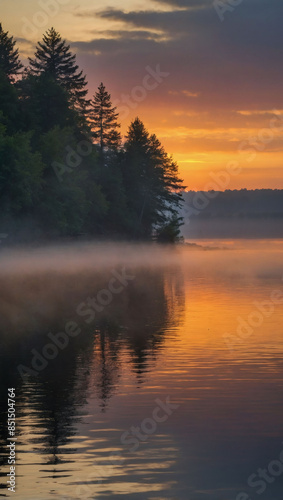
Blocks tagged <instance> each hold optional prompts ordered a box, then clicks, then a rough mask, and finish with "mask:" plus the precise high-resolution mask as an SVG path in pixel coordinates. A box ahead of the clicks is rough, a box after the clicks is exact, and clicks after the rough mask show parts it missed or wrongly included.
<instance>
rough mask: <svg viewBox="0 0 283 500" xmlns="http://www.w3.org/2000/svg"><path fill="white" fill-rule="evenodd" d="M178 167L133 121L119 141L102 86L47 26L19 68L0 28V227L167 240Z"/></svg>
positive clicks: (175, 220) (39, 233) (178, 189)
mask: <svg viewBox="0 0 283 500" xmlns="http://www.w3.org/2000/svg"><path fill="white" fill-rule="evenodd" d="M183 189H184V186H183V183H182V180H181V179H180V178H179V174H178V166H177V164H176V163H175V162H174V160H173V159H172V157H169V156H168V155H167V153H166V152H165V151H164V149H163V147H162V145H161V144H160V142H159V140H158V139H157V137H156V136H155V135H150V134H149V133H148V131H147V130H146V128H145V126H144V124H143V123H142V122H141V120H140V119H139V118H136V119H135V120H134V121H133V122H132V123H131V124H130V126H129V129H128V132H127V135H126V137H125V140H122V137H121V133H120V124H119V115H118V113H117V110H116V108H115V107H113V106H112V103H111V96H110V94H109V93H108V92H107V90H106V88H105V86H104V85H103V83H101V85H100V86H99V88H98V90H97V92H96V93H95V95H94V96H93V99H88V90H87V81H86V76H85V75H84V74H83V72H82V71H81V70H80V69H79V67H78V65H77V64H76V56H75V55H74V54H72V52H71V49H70V46H69V45H67V43H66V41H65V40H62V38H61V36H60V34H59V33H58V32H56V31H55V29H54V28H51V29H50V30H48V31H47V32H46V33H45V35H44V36H43V39H42V41H40V42H38V44H37V47H36V51H35V54H34V57H33V58H29V65H28V67H26V68H23V66H22V64H21V62H20V58H19V52H18V49H17V48H16V42H15V40H14V39H13V37H12V36H10V35H9V33H8V32H5V31H4V30H3V28H2V25H1V24H0V232H7V233H11V232H13V233H14V234H19V235H20V234H22V235H25V236H26V235H30V237H31V238H37V237H38V238H50V239H53V238H61V237H79V236H82V235H85V236H87V237H103V238H127V239H142V240H151V239H156V240H157V241H161V242H162V241H164V242H175V241H176V240H178V238H179V234H180V226H181V224H182V219H181V218H180V216H179V210H180V207H181V204H182V190H183Z"/></svg>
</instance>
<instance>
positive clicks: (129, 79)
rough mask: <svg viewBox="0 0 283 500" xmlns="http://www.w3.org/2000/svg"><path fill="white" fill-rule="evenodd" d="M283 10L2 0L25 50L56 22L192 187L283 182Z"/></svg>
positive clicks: (0, 18)
mask: <svg viewBox="0 0 283 500" xmlns="http://www.w3.org/2000/svg"><path fill="white" fill-rule="evenodd" d="M47 11H48V12H47ZM282 19H283V2H282V1H281V0H222V1H220V0H143V1H139V0H106V1H105V0H0V22H2V24H3V28H4V29H5V30H9V32H10V34H12V35H13V36H14V37H15V38H16V39H17V41H18V44H19V48H20V52H21V55H22V58H23V60H26V58H27V56H28V55H32V54H33V52H34V47H35V44H36V42H37V41H38V40H40V39H41V38H42V34H43V33H44V32H45V31H46V30H47V29H48V28H50V27H51V26H54V27H55V29H56V30H57V31H59V32H60V33H61V35H62V37H63V38H64V39H66V40H67V41H68V43H70V45H71V48H72V51H74V52H75V53H76V54H77V62H78V64H79V66H80V68H81V69H83V71H84V72H85V73H86V75H87V80H88V87H89V92H90V97H91V96H92V95H93V93H94V92H95V91H96V89H97V87H98V85H99V84H100V82H101V81H103V83H104V84H105V85H106V88H107V90H108V91H109V92H110V93H111V96H112V101H113V103H114V104H115V105H116V106H117V108H118V111H119V112H120V119H121V124H122V132H123V133H126V130H127V128H128V126H129V124H130V122H131V120H132V119H133V118H135V117H136V116H139V117H140V119H141V120H142V121H143V122H144V124H145V126H146V127H147V129H148V130H149V132H151V133H155V134H156V135H157V137H158V138H159V139H160V141H161V143H162V144H163V145H164V147H165V150H166V151H167V152H168V153H169V154H172V155H173V157H174V159H175V160H176V161H177V163H178V165H179V169H180V173H181V177H182V178H183V179H184V182H185V185H186V186H187V189H192V190H207V189H208V188H215V187H216V188H217V187H218V188H219V189H225V188H227V189H241V188H248V189H259V188H273V189H274V188H280V189H282V188H283V169H282V159H283V155H282V151H283V139H282V138H283V85H282V77H283V60H282V45H283V30H282ZM231 165H232V167H233V169H232V170H233V173H231V172H232V170H231Z"/></svg>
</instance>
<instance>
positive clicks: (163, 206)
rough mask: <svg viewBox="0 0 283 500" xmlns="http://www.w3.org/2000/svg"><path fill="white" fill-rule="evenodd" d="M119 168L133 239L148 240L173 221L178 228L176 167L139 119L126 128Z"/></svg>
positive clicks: (178, 184)
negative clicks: (122, 155)
mask: <svg viewBox="0 0 283 500" xmlns="http://www.w3.org/2000/svg"><path fill="white" fill-rule="evenodd" d="M122 168H123V176H124V185H125V188H126V195H127V199H128V208H129V212H130V214H131V217H132V224H133V227H134V228H135V236H140V237H142V238H151V237H152V235H153V233H154V232H155V233H156V234H158V233H159V231H161V230H162V229H164V227H166V226H168V224H171V225H172V223H173V222H174V227H175V228H176V229H178V227H179V226H180V225H181V223H182V221H181V218H178V212H179V208H180V206H181V203H182V195H181V191H182V189H184V186H183V183H182V180H181V179H179V176H178V166H177V164H176V163H175V162H174V161H173V159H172V158H170V157H169V156H168V155H167V153H166V152H165V151H164V149H163V147H162V146H161V144H160V142H159V140H158V139H157V138H156V136H155V135H149V133H148V131H147V130H146V128H145V126H144V124H143V123H142V122H141V120H139V118H136V119H135V120H134V121H133V122H132V123H131V125H130V127H129V131H128V134H127V137H126V143H125V150H124V161H123V167H122ZM176 226H177V227H176ZM170 227H171V226H170Z"/></svg>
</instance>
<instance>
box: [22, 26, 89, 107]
mask: <svg viewBox="0 0 283 500" xmlns="http://www.w3.org/2000/svg"><path fill="white" fill-rule="evenodd" d="M29 63H30V72H31V73H32V74H33V75H36V76H39V75H41V74H43V73H44V74H46V75H48V76H51V77H52V78H53V79H54V80H55V81H56V82H57V83H59V84H60V85H61V86H62V87H63V88H64V89H65V90H66V91H67V92H68V94H69V95H70V97H71V101H72V103H73V104H74V105H75V106H76V107H79V108H80V109H81V110H83V111H85V109H86V106H87V104H88V101H87V100H86V95H87V88H86V87H87V81H86V77H85V75H83V72H82V71H79V67H78V65H77V64H76V56H75V55H74V54H72V53H71V50H70V45H67V43H66V41H65V40H62V38H61V35H60V34H59V33H58V32H57V31H56V30H55V29H54V28H51V29H50V30H48V31H47V32H46V33H45V34H44V36H43V40H42V42H38V44H37V48H36V52H35V57H34V59H32V58H29Z"/></svg>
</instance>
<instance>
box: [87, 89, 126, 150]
mask: <svg viewBox="0 0 283 500" xmlns="http://www.w3.org/2000/svg"><path fill="white" fill-rule="evenodd" d="M116 109H117V108H115V107H113V106H112V103H111V95H110V94H109V93H108V92H107V90H106V88H105V86H104V85H103V83H101V84H100V86H99V87H98V91H97V92H96V93H95V95H94V96H93V101H92V102H91V111H90V120H91V128H92V133H93V137H94V139H95V141H96V142H97V143H98V144H99V147H100V151H101V154H102V156H103V154H104V151H105V149H107V150H115V149H118V147H119V146H120V144H121V135H120V132H119V128H120V126H121V125H120V124H119V123H118V116H119V115H118V113H116Z"/></svg>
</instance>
